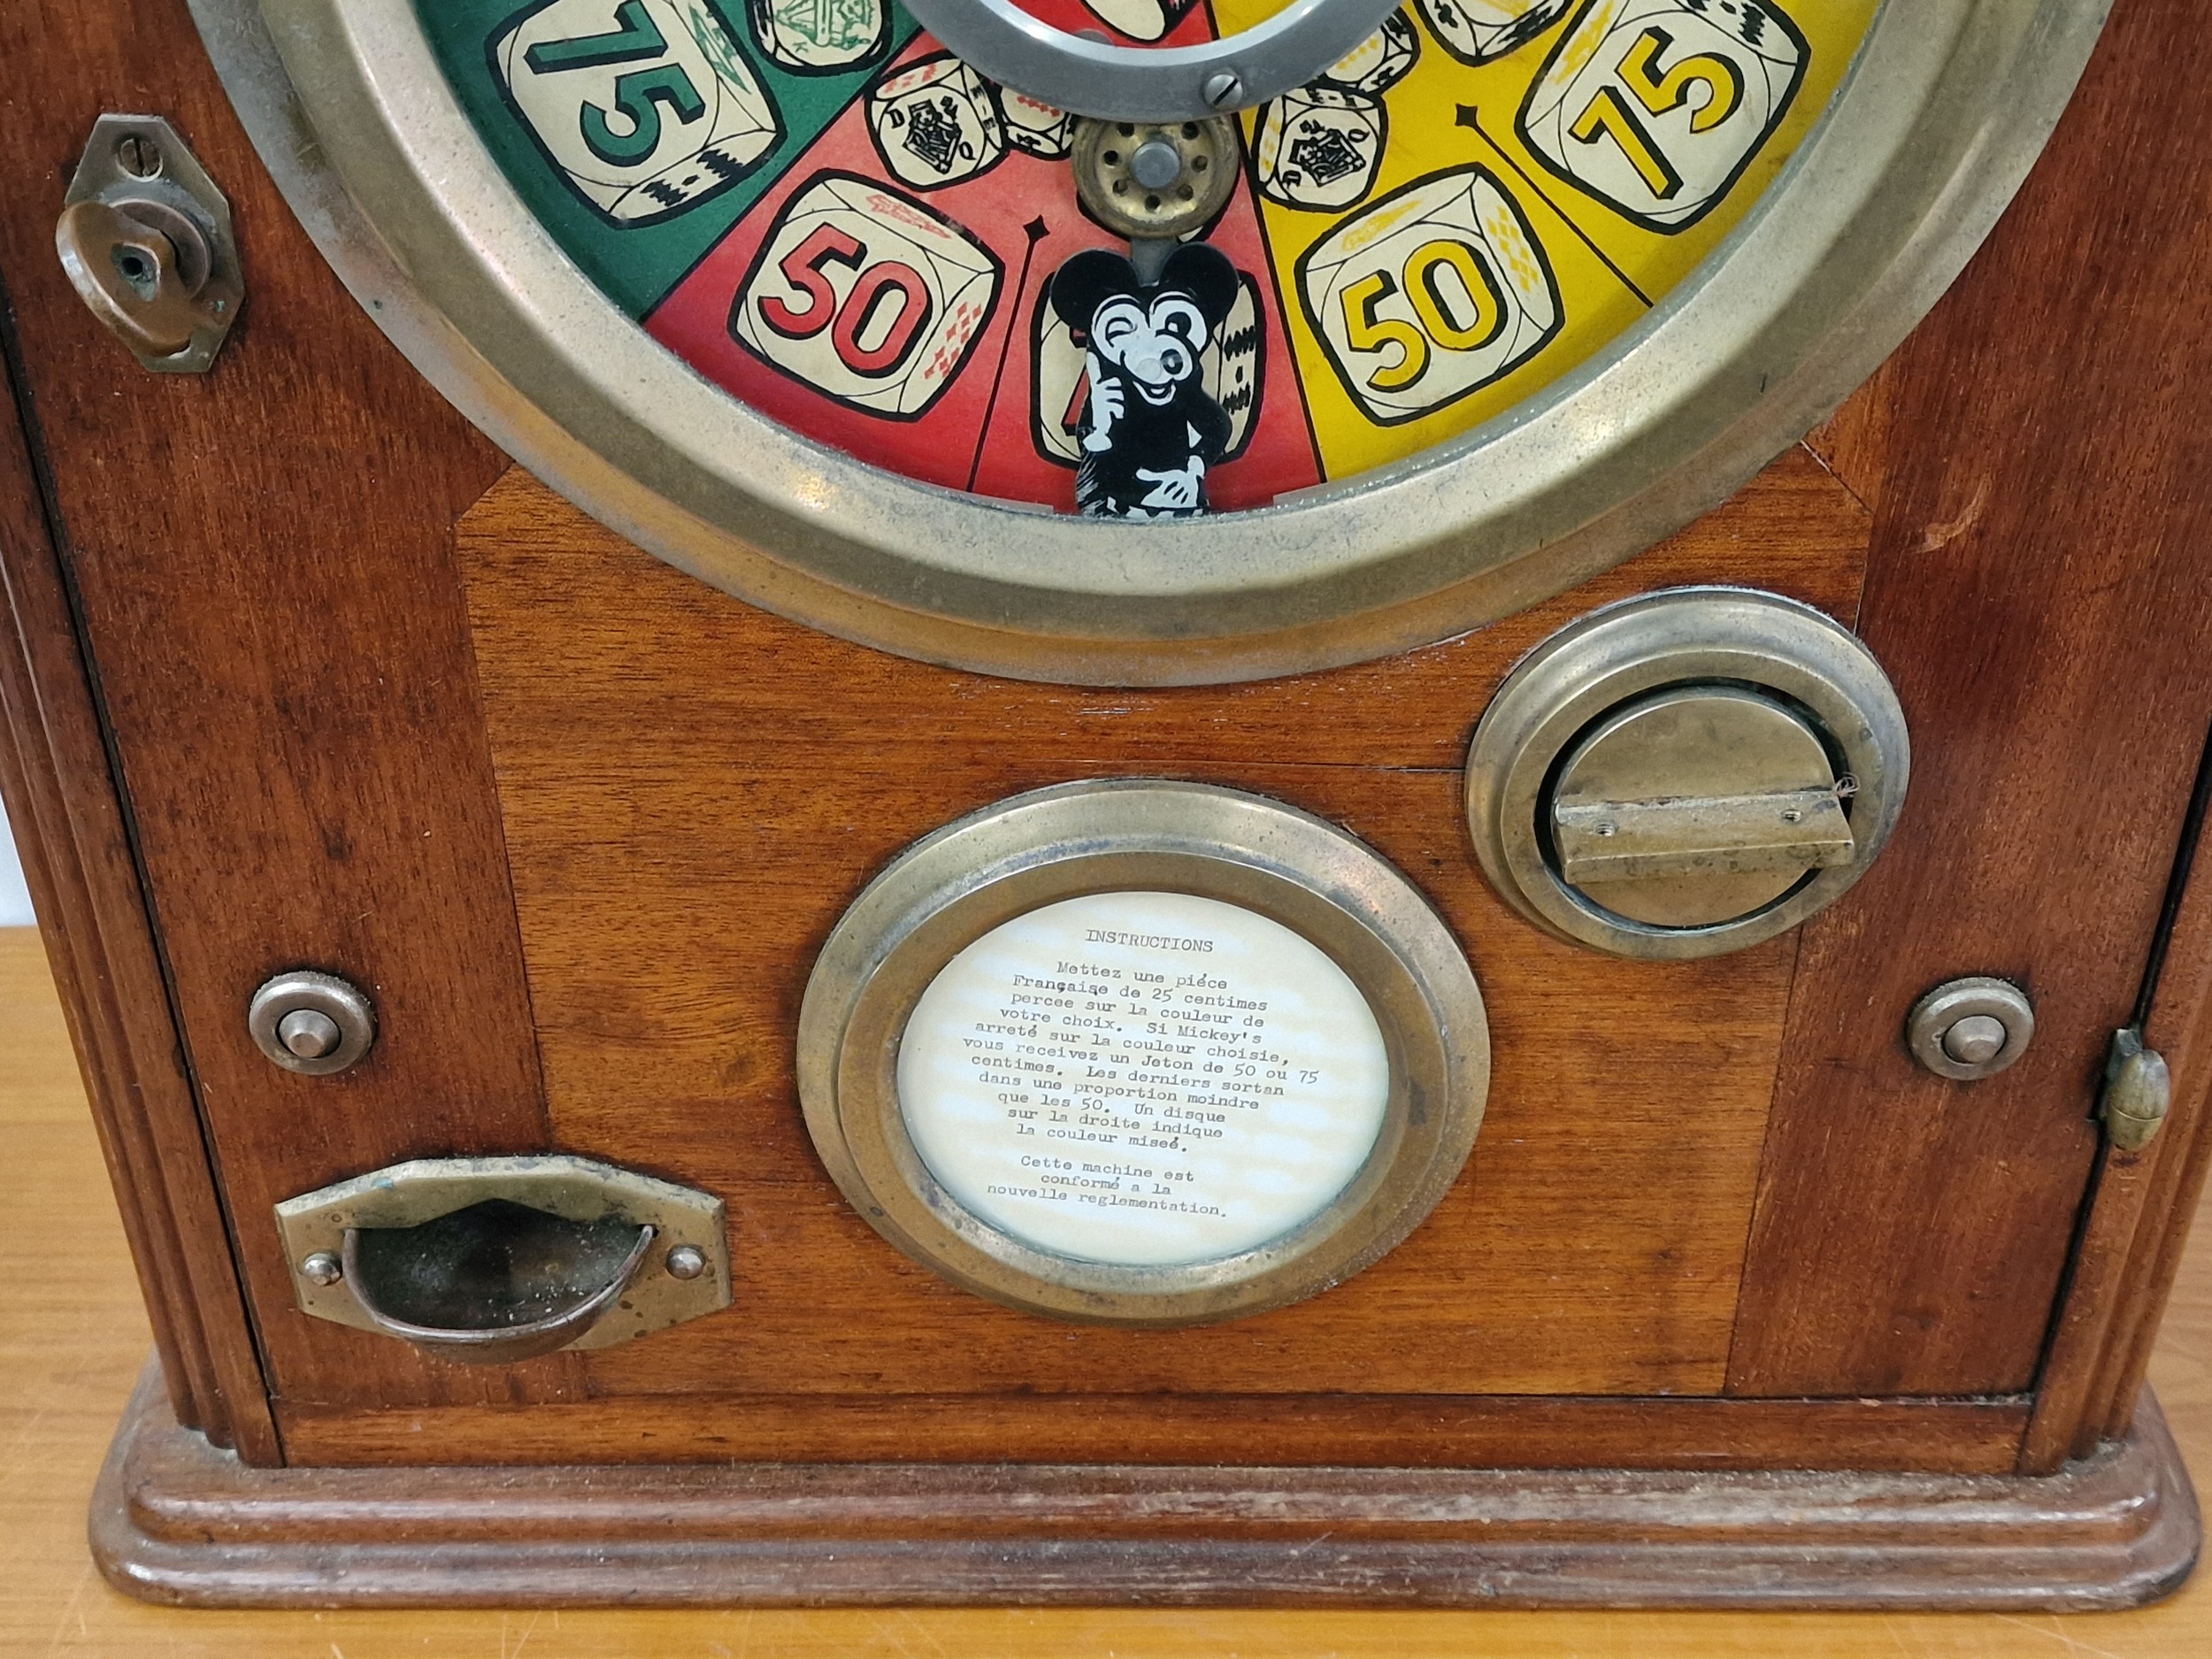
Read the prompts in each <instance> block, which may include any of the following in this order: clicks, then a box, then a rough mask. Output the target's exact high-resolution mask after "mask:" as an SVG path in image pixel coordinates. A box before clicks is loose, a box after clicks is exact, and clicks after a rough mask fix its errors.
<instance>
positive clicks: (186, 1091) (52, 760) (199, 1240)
mask: <svg viewBox="0 0 2212 1659" xmlns="http://www.w3.org/2000/svg"><path fill="white" fill-rule="evenodd" d="M5 298H6V296H5V294H4V291H0V340H4V343H5V346H6V348H7V350H6V357H7V363H6V364H4V365H0V591H4V597H5V603H6V614H5V626H4V628H0V801H4V802H5V803H6V807H7V818H8V822H9V825H10V826H11V827H12V829H13V831H14V833H15V841H16V845H17V846H18V847H19V849H21V853H22V865H23V872H24V876H25V879H27V882H28V884H29V886H30V889H31V892H32V894H33V895H34V900H35V904H36V906H37V910H38V914H39V916H40V918H41V919H42V921H43V923H44V925H45V940H46V946H47V950H48V955H49V959H50V961H51V963H52V964H53V971H54V977H55V979H57V980H58V982H59V984H60V985H61V987H63V989H64V992H65V1003H66V1006H67V1007H68V1009H69V1010H70V1031H71V1034H72V1037H73V1041H74V1043H75V1047H76V1050H77V1056H78V1059H79V1062H80V1064H81V1066H82V1069H83V1072H84V1078H85V1084H86V1089H87V1092H88V1094H89V1096H90V1098H91V1102H92V1106H93V1113H94V1118H95V1121H96V1123H97V1124H98V1125H99V1128H100V1141H101V1147H102V1149H103V1150H104V1153H105V1154H106V1156H107V1164H108V1170H109V1173H110V1175H111V1178H112V1179H113V1181H114V1185H115V1196H116V1202H117V1203H118V1205H119V1207H120V1209H121V1210H122V1213H123V1218H124V1225H125V1231H126V1232H127V1234H128V1236H129V1239H130V1244H131V1257H132V1260H133V1262H134V1263H135V1265H136V1267H137V1270H138V1279H139V1284H140V1286H141V1288H142V1290H143V1291H144V1293H145V1297H146V1307H147V1310H148V1312H149V1313H150V1315H151V1317H152V1319H153V1325H154V1331H155V1337H156V1341H157V1345H158V1347H159V1348H160V1351H161V1355H162V1359H163V1363H164V1366H165V1370H166V1371H167V1372H168V1375H169V1378H170V1379H171V1397H172V1402H173V1406H174V1408H175V1409H176V1412H177V1415H178V1417H179V1418H180V1420H181V1421H183V1422H184V1423H186V1424H188V1425H191V1426H192V1427H194V1428H196V1429H199V1430H201V1431H202V1432H204V1433H206V1434H207V1436H208V1437H209V1438H210V1439H211V1440H213V1441H214V1442H215V1443H216V1444H217V1445H219V1446H233V1445H235V1446H238V1447H240V1448H242V1450H244V1451H245V1452H246V1454H247V1455H249V1456H250V1457H253V1458H254V1459H256V1461H258V1462H263V1463H267V1462H271V1461H273V1460H274V1458H275V1455H276V1427H275V1424H274V1423H273V1420H272V1419H271V1417H270V1416H269V1408H268V1401H267V1398H266V1394H265V1386H264V1384H263V1382H262V1378H261V1362H260V1357H259V1356H258V1355H257V1354H256V1352H255V1351H254V1345H253V1335H252V1332H251V1331H250V1328H249V1326H248V1325H247V1319H246V1305H245V1300H244V1296H243V1293H242V1289H241V1286H240V1285H239V1282H238V1274H237V1271H236V1268H235V1266H234V1263H232V1261H231V1256H230V1250H229V1248H228V1243H227V1239H226V1237H225V1233H224V1227H223V1209H222V1201H221V1199H220V1197H219V1194H218V1193H217V1190H216V1180H215V1171H214V1170H213V1168H212V1166H211V1164H210V1163H209V1160H208V1155H207V1148H206V1147H205V1145H204V1142H203V1141H202V1138H201V1133H200V1121H199V1115H198V1111H197V1109H196V1106H195V1104H194V1102H193V1099H192V1094H191V1088H190V1086H189V1084H188V1080H187V1079H186V1077H185V1073H184V1068H183V1066H182V1064H181V1063H180V1055H179V1053H178V1050H177V1041H176V1028H175V1026H174V1025H173V1023H172V1022H171V1018H170V1013H169V1002H168V998H167V995H166V992H165V987H164V985H163V982H162V975H161V964H160V961H159V957H158V955H157V946H156V941H155V938H154V933H153V927H152V923H151V918H150V917H149V916H148V914H147V911H146V905H145V900H144V897H143V895H142V894H141V892H140V890H139V877H138V871H137V869H136V866H135V864H134V862H133V859H132V853H131V847H130V841H129V835H128V833H127V823H126V817H125V809H124V804H123V802H122V801H121V799H120V798H119V795H118V794H117V789H116V782H115V778H114V774H113V772H111V769H110V767H109V765H108V764H107V756H106V752H105V749H104V746H103V743H102V738H101V732H100V717H99V712H98V710H97V707H96V702H95V692H94V688H93V686H92V683H91V680H89V678H88V674H87V672H86V664H85V660H84V657H83V655H82V653H81V651H80V649H79V648H78V642H77V636H76V631H75V626H74V618H73V616H72V614H71V608H70V603H69V596H68V593H67V588H66V584H65V580H64V578H63V573H62V568H61V564H60V561H59V560H58V558H57V557H56V556H55V550H54V545H53V541H52V538H51V537H50V535H49V534H48V530H47V525H46V522H45V519H44V517H43V514H42V489H41V487H40V482H39V480H38V479H37V477H36V476H35V467H34V466H33V464H32V460H31V457H30V454H29V452H28V450H27V449H26V448H25V446H24V442H23V431H22V427H21V426H20V425H19V422H18V421H17V419H16V409H15V401H14V396H13V391H14V376H13V373H12V365H13V363H14V362H16V361H18V360H19V359H18V357H17V352H16V343H17V342H16V340H15V337H14V335H13V334H12V330H11V329H10V327H9V326H8V325H9V322H10V320H11V319H9V318H8V317H7V315H6V311H7V308H6V304H5Z"/></svg>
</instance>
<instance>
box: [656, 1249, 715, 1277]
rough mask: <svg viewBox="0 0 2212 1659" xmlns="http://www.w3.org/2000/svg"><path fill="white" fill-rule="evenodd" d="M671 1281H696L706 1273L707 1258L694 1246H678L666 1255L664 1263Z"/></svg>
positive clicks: (702, 1251) (703, 1252)
mask: <svg viewBox="0 0 2212 1659" xmlns="http://www.w3.org/2000/svg"><path fill="white" fill-rule="evenodd" d="M665 1266H666V1267H667V1269H668V1276H669V1278H671V1279H696V1278H698V1277H699V1275H700V1274H702V1273H703V1272H705V1271H707V1256H706V1252H705V1251H704V1250H702V1249H701V1248H699V1247H698V1246H697V1245H695V1244H680V1245H678V1246H677V1247H676V1248H674V1249H672V1250H671V1251H670V1252H669V1253H668V1260H667V1262H666V1263H665Z"/></svg>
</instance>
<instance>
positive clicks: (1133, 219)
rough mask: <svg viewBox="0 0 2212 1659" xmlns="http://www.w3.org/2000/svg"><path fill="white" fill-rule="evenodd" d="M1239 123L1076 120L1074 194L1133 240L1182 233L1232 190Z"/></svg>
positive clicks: (1205, 220)
mask: <svg viewBox="0 0 2212 1659" xmlns="http://www.w3.org/2000/svg"><path fill="white" fill-rule="evenodd" d="M1239 155H1240V149H1239V144H1238V138H1237V124H1236V122H1235V121H1234V120H1233V119H1230V118H1229V117H1226V116H1217V117H1215V118H1213V119H1210V120H1196V121H1095V120H1082V121H1079V122H1077V123H1076V127H1075V143H1074V153H1073V156H1072V158H1071V159H1072V165H1073V166H1074V169H1075V188H1076V193H1077V194H1078V195H1079V196H1081V197H1082V198H1083V205H1084V206H1085V207H1087V208H1088V209H1090V211H1091V214H1092V216H1093V217H1094V218H1095V219H1097V220H1098V222H1099V223H1100V224H1102V225H1103V226H1104V227H1106V228H1107V229H1108V230H1110V231H1112V232H1113V233H1114V234H1116V235H1118V236H1126V237H1128V238H1130V239H1131V240H1132V241H1145V240H1149V241H1162V240H1167V239H1171V238H1173V237H1177V236H1183V235H1187V234H1189V233H1190V232H1192V231H1194V230H1198V229H1201V228H1202V227H1204V226H1206V225H1207V224H1209V223H1210V222H1211V220H1212V219H1213V217H1214V215H1215V214H1217V213H1218V212H1219V211H1221V209H1222V206H1223V204H1225V203H1226V202H1227V201H1228V199H1229V196H1230V195H1231V193H1232V192H1233V191H1234V190H1235V188H1236V182H1237V165H1238V157H1239Z"/></svg>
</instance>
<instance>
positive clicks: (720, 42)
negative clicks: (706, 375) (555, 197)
mask: <svg viewBox="0 0 2212 1659" xmlns="http://www.w3.org/2000/svg"><path fill="white" fill-rule="evenodd" d="M490 56H491V62H492V65H493V68H494V71H495V73H497V75H498V77H499V80H500V84H501V85H502V87H503V88H504V89H505V91H506V94H507V97H508V100H509V102H510V103H511V104H512V105H513V107H514V110H515V112H516V114H517V115H518V116H519V117H520V118H521V119H522V122H523V124H524V125H525V126H526V127H528V128H529V129H530V132H531V134H532V135H533V136H534V138H535V139H536V140H537V142H538V147H539V148H540V149H541V150H543V151H544V152H545V155H546V157H547V159H549V161H551V162H552V164H553V165H554V166H555V167H557V169H559V171H560V173H561V174H562V176H563V177H565V179H567V180H568V182H569V183H570V185H571V186H572V188H574V189H575V191H576V193H577V194H578V195H579V196H582V197H583V198H584V200H585V201H587V202H588V203H590V204H591V205H592V206H593V207H594V208H595V209H596V210H597V211H598V212H599V213H600V214H601V215H602V216H603V217H604V218H605V219H609V220H611V221H612V222H613V223H615V224H617V225H624V226H629V225H648V224H651V223H653V222H655V221H656V220H659V219H667V218H669V217H671V216H672V215H673V214H677V213H681V212H683V211H686V210H687V209H689V208H694V207H696V206H697V205H698V204H700V203H702V202H704V201H706V200H707V199H708V198H710V196H715V195H718V193H719V192H721V191H722V190H725V189H726V188H728V187H729V186H731V185H733V184H735V183H736V182H737V181H738V180H740V179H742V178H743V177H745V175H746V174H747V173H750V172H752V171H753V169H754V168H755V167H756V166H757V165H759V164H760V162H761V160H762V159H763V158H764V157H766V156H767V154H768V152H769V151H770V150H773V149H774V148H775V147H776V144H777V142H778V141H779V140H780V139H781V138H782V136H783V124H782V121H781V119H780V117H779V115H778V113H777V110H776V105H775V102H774V100H773V99H772V98H771V97H770V96H768V93H767V91H766V89H765V88H763V87H762V85H761V84H760V81H759V79H758V77H757V75H756V74H755V73H754V71H753V68H752V65H750V64H749V63H748V62H747V60H746V58H745V56H744V54H743V53H742V52H741V51H740V50H738V47H737V43H736V42H735V40H734V39H733V37H732V35H731V32H730V29H729V27H728V25H727V24H726V23H725V22H724V20H723V19H722V16H721V14H720V12H718V11H717V10H716V8H715V7H714V5H713V4H710V0H548V3H547V4H543V5H540V6H538V7H536V8H535V9H534V10H532V11H529V12H524V13H522V14H521V15H520V16H518V17H517V18H515V19H512V20H511V22H510V23H509V24H508V26H507V27H506V29H505V32H504V33H503V34H502V35H499V36H498V37H497V38H496V39H495V40H494V41H493V42H492V43H491V49H490Z"/></svg>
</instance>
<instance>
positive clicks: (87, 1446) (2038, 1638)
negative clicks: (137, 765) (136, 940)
mask: <svg viewBox="0 0 2212 1659" xmlns="http://www.w3.org/2000/svg"><path fill="white" fill-rule="evenodd" d="M0 1145H4V1147H5V1148H7V1154H8V1164H9V1166H10V1167H12V1169H13V1170H14V1171H15V1173H16V1176H17V1178H18V1179H17V1186H16V1188H15V1198H14V1202H11V1203H8V1204H6V1205H4V1206H0V1309H4V1314H0V1383H4V1386H0V1656H8V1655H19V1654H21V1655H33V1654H35V1655H83V1654H115V1655H123V1654H129V1655H210V1659H216V1656H218V1655H219V1656H220V1659H261V1656H262V1655H287V1656H288V1659H290V1656H293V1655H298V1656H300V1659H384V1656H385V1655H395V1656H396V1655H423V1654H429V1655H441V1656H442V1655H467V1656H472V1655H488V1656H490V1655H496V1659H520V1655H523V1654H525V1653H527V1654H528V1655H530V1659H561V1656H563V1655H621V1656H622V1659H644V1656H647V1655H650V1656H652V1659H659V1656H660V1655H703V1656H706V1655H711V1656H713V1659H740V1656H742V1659H782V1656H784V1655H792V1656H794V1659H796V1656H799V1655H804V1656H806V1659H817V1656H819V1659H829V1656H830V1655H836V1656H837V1659H878V1656H879V1655H881V1656H883V1659H890V1656H892V1655H898V1656H900V1659H998V1656H999V1655H1008V1656H1011V1655H1024V1656H1025V1659H1026V1656H1028V1655H1056V1654H1069V1655H1082V1656H1083V1659H1168V1656H1170V1655H1201V1654H1203V1655H1217V1656H1220V1659H1228V1656H1231V1655H1233V1656H1234V1659H1287V1656H1288V1655H1331V1656H1332V1659H1370V1656H1372V1659H1383V1656H1385V1655H1390V1656H1392V1659H1397V1656H1399V1655H1421V1656H1422V1659H1430V1656H1434V1659H1450V1656H1452V1655H1516V1656H1517V1659H1518V1656H1520V1655H1528V1656H1529V1659H1552V1656H1553V1655H1557V1656H1558V1659H1566V1656H1567V1655H1574V1656H1575V1659H1609V1656H1610V1655H1635V1656H1636V1659H1732V1656H1733V1655H1747V1656H1748V1655H1759V1656H1760V1659H1766V1656H1767V1655H1790V1656H1791V1659H1830V1656H1831V1655H1837V1656H1840V1655H1884V1656H1886V1659H1909V1656H1912V1655H1942V1656H1943V1659H2033V1656H2034V1655H2041V1654H2050V1655H2088V1656H2097V1659H2164V1656H2165V1655H2175V1656H2176V1659H2178V1656H2180V1655H2191V1656H2192V1659H2205V1656H2206V1655H2212V1582H2205V1581H2199V1582H2194V1583H2192V1584H2191V1585H2189V1586H2186V1587H2185V1588H2184V1589H2183V1590H2182V1592H2181V1593H2180V1594H2178V1595H2176V1596H2174V1597H2172V1598H2171V1599H2170V1600H2169V1601H2165V1602H2163V1603H2162V1604H2160V1605H2159V1606H2156V1607H2153V1608H2147V1609H2142V1610H2140V1611H2138V1612H2133V1613H2108V1614H2083V1615H2077V1616H2073V1617H2064V1618H2060V1617H2040V1616H2038V1617H2015V1616H2006V1615H1963V1614H1950V1615H1932V1614H1931V1615H1913V1614H1841V1615H1839V1614H1765V1615H1750V1614H1732V1613H1704V1614H1674V1613H1310V1612H1298V1613H1287V1612H1188V1611H1180V1610H1170V1611H1162V1612H1117V1611H1098V1612H1087V1611H1064V1610H1051V1611H1037V1612H1030V1611H1009V1610H991V1609H983V1610H977V1611H972V1612H969V1611H934V1610H933V1611H914V1612H902V1611H888V1612H887V1611H883V1610H880V1609H877V1610H865V1611H851V1612H846V1611H829V1612H812V1613H794V1612H757V1613H755V1612H743V1611H732V1612H724V1613H695V1612H680V1613H653V1612H627V1611H609V1610H583V1611H577V1612H569V1613H496V1612H441V1611H431V1612H393V1613H222V1612H217V1613H205V1612H182V1611H176V1610H173V1609H163V1608H150V1607H144V1606H141V1605H140V1604H139V1603H137V1602H134V1601H127V1600H126V1599H125V1598H123V1597H122V1596H119V1595H117V1594H115V1593H114V1592H112V1591H111V1590H110V1589H109V1588H108V1587H107V1586H106V1585H105V1584H104V1583H103V1582H102V1581H101V1579H100V1577H99V1575H98V1574H97V1573H96V1572H95V1571H93V1568H92V1563H91V1562H90V1560H89V1559H88V1556H87V1555H86V1551H85V1541H84V1517H85V1505H86V1502H87V1499H88V1495H89V1494H90V1493H91V1490H92V1479H93V1475H94V1473H95V1471H96V1470H97V1469H98V1467H99V1464H100V1459H101V1457H102V1455H103V1454H104V1452H105V1450H106V1448H107V1442H108V1436H109V1434H110V1432H111V1431H112V1429H113V1427H114V1425H115V1420H116V1417H117V1414H118V1413H119V1411H120V1410H121V1409H122V1406H123V1401H124V1397H125V1396H126V1395H127V1394H129V1392H130V1388H131V1385H132V1382H133V1381H134V1379H135V1378H136V1377H137V1374H138V1370H139V1366H140V1364H141V1363H142V1361H143V1360H144V1357H145V1354H146V1350H147V1348H148V1345H149V1338H148V1335H147V1330H146V1323H145V1318H144V1316H143V1315H142V1313H141V1311H140V1309H139V1302H138V1287H137V1284H136V1281H135V1279H134V1277H133V1275H132V1272H131V1265H130V1261H129V1258H128V1256H127V1253H126V1251H125V1249H124V1245H123V1234H122V1229H121V1227H120V1225H119V1224H118V1222H117V1220H116V1217H115V1210H114V1205H113V1202H112V1201H111V1198H110V1195H109V1192H108V1186H107V1177H106V1174H105V1172H104V1171H103V1170H102V1168H101V1165H100V1157H99V1151H98V1148H97V1146H96V1142H95V1141H94V1137H93V1131H92V1124H91V1121H90V1119H89V1118H88V1116H87V1113H86V1110H85V1105H84V1098H83V1094H82V1092H81V1089H80V1087H79V1086H78V1082H77V1073H76V1068H75V1065H74V1064H73V1061H72V1059H71V1056H70V1052H69V1043H68V1038H67V1035H66V1033H65V1031H64V1029H63V1025H62V1018H61V1010H60V1009H59V1007H58V1005H57V1003H56V1002H55V1000H54V994H53V988H52V986H51V983H50V980H49V979H48V978H47V973H46V960H45V956H44V954H43V952H42V950H41V949H40V947H39V943H38V940H37V936H36V935H35V933H31V932H30V931H29V930H27V929H20V928H9V929H0ZM2198 1233H2199V1236H2198V1240H2197V1244H2196V1248H2194V1250H2193V1253H2192V1255H2191V1256H2190V1258H2189V1261H2188V1263H2187V1264H2186V1265H2185V1267H2184V1268H2183V1270H2182V1279H2181V1284H2180V1286H2179V1287H2178V1289H2177V1292H2176V1294H2175V1300H2174V1305H2173V1308H2172V1310H2171V1311H2170V1313H2169V1314H2168V1316H2167V1320H2166V1328H2165V1332H2164V1334H2163V1338H2162V1341H2161V1343H2160V1346H2159V1350H2158V1357H2157V1359H2156V1360H2155V1362H2154V1363H2153V1365H2152V1368H2151V1377H2152V1380H2153V1382H2154V1384H2155V1385H2156V1386H2157V1388H2158V1391H2159V1394H2160V1396H2161V1398H2162V1400H2163V1402H2164V1403H2165V1408H2166V1412H2167V1415H2168V1417H2169V1418H2170V1420H2171V1422H2172V1424H2173V1428H2174V1432H2175V1434H2176V1435H2177V1437H2178V1438H2179V1440H2180V1441H2181V1445H2182V1449H2183V1451H2184V1452H2185V1454H2186V1455H2187V1456H2188V1458H2189V1461H2190V1463H2191V1464H2192V1466H2193V1468H2195V1469H2197V1470H2200V1471H2212V1227H2200V1228H2199V1230H2198Z"/></svg>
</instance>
